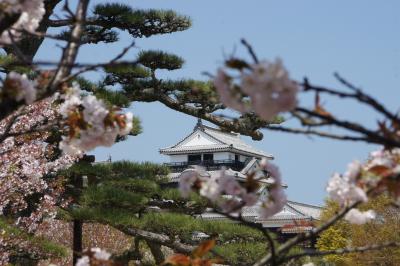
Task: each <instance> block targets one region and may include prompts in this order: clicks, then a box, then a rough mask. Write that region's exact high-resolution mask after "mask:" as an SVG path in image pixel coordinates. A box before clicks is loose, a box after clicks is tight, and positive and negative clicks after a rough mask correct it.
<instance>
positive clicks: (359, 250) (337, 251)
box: [280, 242, 400, 263]
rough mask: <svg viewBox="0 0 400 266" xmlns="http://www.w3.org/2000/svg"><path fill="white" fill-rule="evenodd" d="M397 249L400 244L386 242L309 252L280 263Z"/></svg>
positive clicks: (287, 258) (295, 255) (285, 259)
mask: <svg viewBox="0 0 400 266" xmlns="http://www.w3.org/2000/svg"><path fill="white" fill-rule="evenodd" d="M395 247H400V242H385V243H382V244H374V245H368V246H362V247H348V248H340V249H335V250H309V251H306V252H302V253H297V254H294V255H291V256H287V257H285V258H284V259H282V260H280V262H281V263H282V262H285V261H289V260H292V259H297V258H301V257H304V256H310V257H318V256H326V255H343V254H348V253H364V252H367V251H373V250H380V249H383V248H395Z"/></svg>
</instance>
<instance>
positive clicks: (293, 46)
mask: <svg viewBox="0 0 400 266" xmlns="http://www.w3.org/2000/svg"><path fill="white" fill-rule="evenodd" d="M94 2H98V1H92V3H94ZM103 2H106V1H103ZM120 2H124V3H129V4H131V5H132V6H133V7H136V8H160V9H173V10H175V11H177V12H179V13H181V14H184V15H188V16H190V17H191V18H192V20H193V27H192V28H191V29H189V30H187V31H185V32H178V33H174V34H170V35H164V36H156V37H151V38H149V39H137V40H136V45H137V47H138V48H137V49H134V50H133V51H132V52H130V53H129V54H128V55H127V56H126V59H132V58H133V57H134V55H135V54H136V53H137V52H138V51H139V50H140V49H161V50H165V51H169V52H172V53H175V54H177V55H180V56H182V57H183V58H184V59H185V60H186V63H185V65H184V67H183V69H182V70H179V71H174V72H169V73H159V74H160V75H161V76H163V77H169V78H196V79H205V78H206V77H205V76H203V75H202V74H201V73H202V72H204V71H207V72H215V70H216V69H217V68H218V66H220V65H221V63H222V62H223V59H224V55H229V54H231V53H232V52H233V51H235V55H237V56H247V54H246V52H245V50H244V49H243V47H241V46H240V44H239V40H240V39H241V38H246V39H247V40H248V41H249V42H250V43H251V44H252V45H253V47H254V49H255V50H256V52H257V54H258V56H259V57H260V58H263V59H274V58H275V57H280V58H282V59H283V61H284V64H285V65H286V67H287V68H288V70H289V71H290V73H291V75H292V77H294V78H295V79H297V80H301V79H302V78H303V77H304V76H307V77H308V78H309V79H310V81H311V82H314V83H317V84H321V85H325V86H329V87H335V88H340V84H338V83H337V82H336V81H335V79H334V78H333V76H332V74H333V72H335V71H338V72H339V73H341V74H342V75H343V76H345V77H347V78H348V79H349V80H351V81H352V82H354V83H355V84H356V85H358V86H360V87H362V88H363V89H364V90H365V91H367V92H368V93H370V94H372V95H374V96H376V97H378V98H379V99H380V100H381V101H382V102H385V103H386V104H387V105H388V106H389V107H390V108H392V110H396V111H397V110H398V109H397V108H398V103H399V101H398V100H399V96H400V93H399V88H398V86H399V84H400V35H399V29H400V16H398V11H399V10H400V2H399V1H395V0H393V1H389V0H387V1H365V0H364V1H362V0H358V1H345V0H340V1H329V2H328V1H317V0H307V1H304V0H298V1H288V0H281V1H267V0H264V1H261V0H259V1H256V0H247V1H240V0H236V1H232V0H230V1H228V0H218V1H210V0H203V1H195V0H186V1H182V0H135V1H120ZM130 39H131V38H130V37H129V36H128V35H126V34H122V35H121V41H120V42H119V43H118V44H111V45H99V46H97V47H96V46H87V47H85V48H84V49H82V50H81V52H80V54H79V60H81V61H84V62H98V61H106V60H107V59H110V58H111V57H112V56H113V55H115V54H118V52H119V51H120V49H121V47H123V46H126V45H127V44H128V43H129V41H130ZM58 56H59V48H56V47H55V45H54V43H52V42H47V43H46V44H45V45H44V47H43V48H42V49H41V51H40V54H39V55H38V58H43V59H46V58H48V59H50V58H51V59H52V60H55V58H58ZM323 102H324V103H325V106H326V108H327V109H329V110H330V111H332V113H334V114H335V115H338V116H342V117H346V118H349V119H353V120H357V121H361V122H362V123H365V124H367V125H369V126H375V124H376V120H377V119H378V118H379V117H378V116H376V115H374V114H373V113H370V112H368V111H367V110H366V109H365V108H359V107H358V106H357V105H355V104H351V103H347V102H346V103H344V102H340V101H336V100H331V99H328V98H323ZM300 103H301V104H302V105H304V106H309V105H310V101H309V99H306V98H304V97H301V98H300ZM130 109H131V111H132V112H134V114H135V115H137V116H139V117H140V118H141V120H142V126H143V129H144V132H143V134H141V135H140V136H137V137H130V138H129V140H128V141H126V142H123V143H118V144H116V145H115V146H113V147H112V148H107V149H106V148H99V149H97V150H96V151H95V152H94V154H96V156H97V159H98V160H103V159H105V158H106V157H107V156H108V155H109V154H110V155H111V156H112V158H113V160H120V159H127V160H133V161H152V162H164V161H166V160H167V158H165V157H163V156H161V155H160V154H159V153H158V149H159V148H162V147H166V146H169V145H172V144H175V143H176V142H177V141H179V140H180V139H181V138H182V137H184V136H186V135H187V134H189V133H190V132H191V130H192V128H193V126H194V125H195V123H196V119H195V118H193V117H189V116H187V115H184V114H180V113H177V112H175V111H172V110H169V109H168V108H166V107H164V106H162V105H161V104H157V103H151V104H148V103H134V104H133V105H132V106H131V108H130ZM287 123H289V124H290V123H291V121H288V122H287ZM264 135H265V137H264V139H263V140H262V141H260V142H252V141H251V140H250V139H249V138H246V140H247V141H248V142H249V143H252V145H254V146H256V147H258V148H260V149H263V150H265V151H267V152H269V153H272V154H274V156H275V157H276V163H277V164H278V165H279V166H280V169H281V171H282V174H283V178H284V181H285V182H286V183H287V184H288V185H289V188H288V190H287V192H288V195H289V198H290V199H291V200H297V201H303V202H306V203H315V204H322V202H323V199H324V197H325V186H326V182H327V180H328V178H329V177H330V175H331V174H332V173H333V172H335V171H339V172H343V171H344V170H345V168H346V165H347V163H348V162H350V161H351V160H354V159H360V160H363V159H365V158H366V156H367V155H368V152H369V151H371V150H373V149H375V148H376V147H374V146H372V145H369V146H368V145H365V144H355V143H348V142H346V143H344V142H337V141H329V140H323V139H318V138H313V139H310V138H307V137H304V136H293V135H286V134H282V133H274V132H269V131H264Z"/></svg>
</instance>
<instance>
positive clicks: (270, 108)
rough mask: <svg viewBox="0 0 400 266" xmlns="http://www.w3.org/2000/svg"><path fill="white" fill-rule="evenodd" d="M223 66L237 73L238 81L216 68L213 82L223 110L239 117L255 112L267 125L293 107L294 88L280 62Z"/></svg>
mask: <svg viewBox="0 0 400 266" xmlns="http://www.w3.org/2000/svg"><path fill="white" fill-rule="evenodd" d="M227 66H228V67H229V68H231V69H236V70H239V71H240V77H239V78H235V77H234V75H230V74H229V73H228V71H227V70H226V69H223V68H220V69H219V70H218V73H217V76H216V77H215V79H214V85H215V88H216V89H217V92H218V94H219V96H220V100H221V102H222V103H223V104H224V105H226V106H227V107H229V108H232V109H234V110H237V111H239V112H241V113H247V112H255V113H256V114H257V115H259V116H260V117H261V118H262V119H264V120H267V121H270V120H272V119H273V118H274V117H275V116H276V115H277V114H279V113H281V112H286V111H291V110H293V109H294V108H295V107H296V104H297V99H296V97H297V91H298V86H297V85H296V83H295V82H294V81H292V80H291V79H290V77H289V73H288V71H287V70H286V69H285V67H284V66H283V64H282V61H281V60H280V59H276V60H275V62H268V61H262V62H260V63H255V64H252V65H250V64H247V63H245V62H241V64H239V65H237V64H234V65H233V66H232V64H227Z"/></svg>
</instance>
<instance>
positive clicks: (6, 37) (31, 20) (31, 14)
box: [0, 0, 46, 45]
mask: <svg viewBox="0 0 400 266" xmlns="http://www.w3.org/2000/svg"><path fill="white" fill-rule="evenodd" d="M0 12H4V13H6V14H8V15H10V16H13V15H19V18H18V20H17V21H16V22H15V23H14V24H13V25H12V26H11V28H10V29H7V30H6V31H4V32H3V33H2V34H1V36H0V43H1V44H0V45H4V44H11V43H12V42H15V41H18V40H19V39H20V38H21V36H22V31H27V32H34V31H35V30H36V29H37V28H38V27H39V23H40V21H41V20H42V18H43V16H44V14H45V13H46V10H45V8H44V3H43V0H1V1H0Z"/></svg>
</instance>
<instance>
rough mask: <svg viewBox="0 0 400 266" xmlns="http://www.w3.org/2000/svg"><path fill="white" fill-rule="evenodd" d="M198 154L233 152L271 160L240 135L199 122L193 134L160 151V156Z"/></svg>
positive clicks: (270, 157) (269, 155) (268, 155)
mask: <svg viewBox="0 0 400 266" xmlns="http://www.w3.org/2000/svg"><path fill="white" fill-rule="evenodd" d="M199 152H234V153H238V154H243V155H246V156H252V157H258V158H261V157H266V158H269V159H273V156H272V155H271V154H267V153H265V152H263V151H261V150H258V149H256V148H254V147H252V146H250V145H249V144H247V143H245V142H244V141H243V140H242V139H241V138H240V134H237V133H232V132H225V131H222V130H221V129H218V128H213V127H209V126H205V125H203V124H202V123H201V122H200V121H199V123H197V125H196V127H195V128H194V130H193V132H192V133H191V134H189V135H188V136H186V137H185V138H183V139H182V140H181V141H179V142H178V143H177V144H175V145H173V146H170V147H167V148H163V149H160V153H161V154H167V155H173V154H190V153H199Z"/></svg>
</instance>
